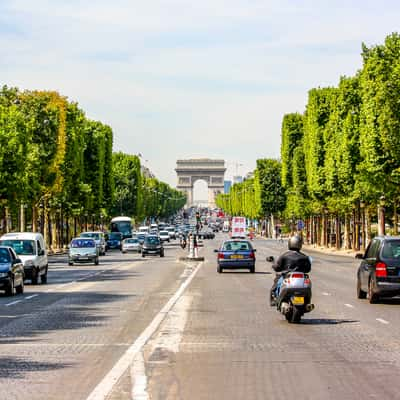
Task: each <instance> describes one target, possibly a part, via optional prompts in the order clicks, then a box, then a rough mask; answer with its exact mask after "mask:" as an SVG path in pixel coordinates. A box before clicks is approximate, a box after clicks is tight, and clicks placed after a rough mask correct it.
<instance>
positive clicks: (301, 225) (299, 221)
mask: <svg viewBox="0 0 400 400" xmlns="http://www.w3.org/2000/svg"><path fill="white" fill-rule="evenodd" d="M297 229H298V230H299V231H302V230H303V229H304V221H303V220H301V219H299V220H298V221H297Z"/></svg>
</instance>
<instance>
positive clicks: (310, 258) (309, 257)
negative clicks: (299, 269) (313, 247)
mask: <svg viewBox="0 0 400 400" xmlns="http://www.w3.org/2000/svg"><path fill="white" fill-rule="evenodd" d="M308 259H309V260H310V264H312V262H313V259H312V257H311V256H308Z"/></svg>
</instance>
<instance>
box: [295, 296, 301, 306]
mask: <svg viewBox="0 0 400 400" xmlns="http://www.w3.org/2000/svg"><path fill="white" fill-rule="evenodd" d="M292 304H294V305H296V306H298V305H301V304H304V297H300V296H294V297H292Z"/></svg>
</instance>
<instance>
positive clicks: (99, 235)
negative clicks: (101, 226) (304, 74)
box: [79, 231, 107, 256]
mask: <svg viewBox="0 0 400 400" xmlns="http://www.w3.org/2000/svg"><path fill="white" fill-rule="evenodd" d="M79 236H80V237H83V238H91V239H94V241H95V242H96V245H97V247H98V248H99V254H100V255H101V256H105V255H106V250H107V248H106V239H105V237H104V233H103V232H101V231H96V232H82V233H81V234H80V235H79Z"/></svg>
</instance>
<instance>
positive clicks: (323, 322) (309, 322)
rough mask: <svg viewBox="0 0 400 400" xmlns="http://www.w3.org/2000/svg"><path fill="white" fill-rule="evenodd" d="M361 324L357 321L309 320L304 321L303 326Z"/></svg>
mask: <svg viewBox="0 0 400 400" xmlns="http://www.w3.org/2000/svg"><path fill="white" fill-rule="evenodd" d="M358 322H360V321H359V320H355V319H336V318H309V319H302V320H301V323H302V324H303V325H339V324H356V323H358Z"/></svg>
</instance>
